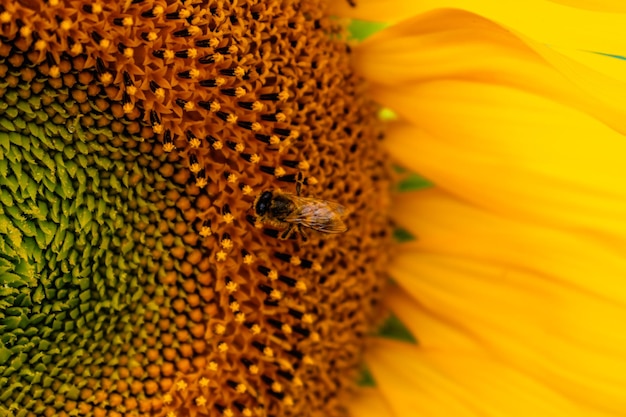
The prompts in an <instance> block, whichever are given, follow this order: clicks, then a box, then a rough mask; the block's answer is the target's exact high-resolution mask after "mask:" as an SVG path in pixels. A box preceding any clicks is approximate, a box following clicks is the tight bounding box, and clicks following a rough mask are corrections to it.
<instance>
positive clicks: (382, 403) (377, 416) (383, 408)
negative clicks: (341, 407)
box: [347, 388, 394, 417]
mask: <svg viewBox="0 0 626 417" xmlns="http://www.w3.org/2000/svg"><path fill="white" fill-rule="evenodd" d="M347 406H348V410H350V416H352V417H394V414H393V412H392V410H391V408H390V407H389V404H388V402H387V399H386V398H385V397H384V396H383V395H382V394H381V392H380V390H379V389H378V388H359V389H358V391H357V393H356V395H355V396H354V398H352V399H351V400H350V401H349V402H348V404H347Z"/></svg>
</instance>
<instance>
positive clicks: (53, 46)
mask: <svg viewBox="0 0 626 417" xmlns="http://www.w3.org/2000/svg"><path fill="white" fill-rule="evenodd" d="M0 23H1V24H2V33H3V39H2V44H0V76H1V77H0V78H1V79H2V84H1V85H0V97H1V101H0V107H1V111H2V113H1V115H0V153H1V155H0V201H1V203H2V211H1V212H0V254H1V255H0V296H1V298H0V330H1V333H0V412H5V413H12V414H13V415H25V416H42V415H43V416H52V415H81V416H82V415H84V416H121V415H166V416H169V417H173V416H179V417H182V416H188V415H210V416H213V415H225V416H236V415H242V416H252V415H259V416H266V415H282V416H289V415H294V416H295V415H298V416H301V415H309V414H313V413H316V412H319V413H322V414H324V415H333V414H335V413H338V412H339V410H340V409H341V405H342V404H341V401H342V398H343V395H344V391H345V390H344V388H345V387H348V386H349V385H350V384H351V383H352V382H353V381H354V380H355V378H356V375H355V374H356V372H357V369H358V364H359V361H360V352H361V349H362V345H363V343H362V341H363V338H364V337H365V336H366V335H367V333H368V332H369V331H370V330H371V326H372V324H373V323H374V322H375V320H376V316H377V314H378V312H379V310H378V301H379V299H380V297H381V294H380V292H381V291H380V289H381V287H382V286H383V285H384V281H385V274H384V270H385V262H386V259H387V256H388V248H389V240H390V233H389V221H388V218H387V215H386V210H387V192H388V167H387V164H386V163H385V160H384V155H383V154H382V153H381V152H380V149H379V148H378V140H379V137H380V133H379V131H378V124H377V121H376V117H375V112H376V107H375V106H374V105H373V104H372V103H370V102H368V101H367V100H366V99H365V98H364V95H363V86H362V84H361V82H360V81H359V80H358V79H357V78H356V77H355V76H354V75H352V73H351V71H350V68H349V52H348V48H347V46H346V45H345V43H344V42H343V41H342V40H341V36H338V35H339V32H340V30H341V28H340V27H336V26H335V25H334V23H333V21H332V20H331V19H329V18H328V17H326V16H325V15H324V10H323V7H321V5H319V4H310V3H308V2H303V3H300V2H291V1H287V2H278V1H276V2H274V1H272V2H267V1H259V2H254V1H249V2H237V3H232V4H230V3H228V4H226V3H223V2H207V3H202V2H198V3H191V2H174V1H172V2H168V3H165V2H151V1H139V2H129V3H125V4H108V3H106V4H104V3H103V4H99V3H94V4H89V5H84V6H81V8H80V9H75V8H74V6H73V2H70V1H67V2H63V1H54V2H48V3H47V4H45V5H44V4H43V3H41V4H40V3H38V2H34V1H28V2H21V3H15V4H10V5H6V6H4V7H3V8H0ZM296 183H299V184H301V186H302V195H303V196H307V197H309V198H313V199H314V201H316V202H324V201H336V202H338V203H339V204H341V205H343V206H345V207H346V208H347V211H348V213H347V217H346V219H345V223H346V225H347V226H348V228H349V229H350V230H349V231H348V232H346V233H342V234H338V235H333V236H330V237H329V236H326V235H325V234H324V233H320V232H316V231H310V232H308V233H307V237H308V239H306V240H305V238H304V236H303V234H302V232H301V231H296V233H293V234H291V235H290V236H283V231H284V230H283V226H284V225H283V224H282V223H281V222H278V223H276V222H274V223H272V222H261V221H260V219H259V216H258V213H257V212H256V211H255V209H254V207H253V203H254V201H255V198H256V197H257V196H259V195H260V194H261V193H263V192H264V191H267V190H281V192H284V193H288V195H295V194H296ZM281 237H287V239H281ZM9 415H11V414H9Z"/></svg>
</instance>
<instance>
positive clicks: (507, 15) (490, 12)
mask: <svg viewBox="0 0 626 417" xmlns="http://www.w3.org/2000/svg"><path fill="white" fill-rule="evenodd" d="M330 3H331V4H330V7H331V11H332V12H333V13H334V14H336V15H339V16H345V17H351V18H354V19H362V20H371V21H378V22H397V21H399V20H402V19H405V18H406V17H407V16H415V15H417V14H420V13H425V12H428V11H431V10H433V9H439V8H456V9H462V10H466V11H469V12H472V13H476V14H478V15H481V16H483V17H485V18H487V19H490V20H494V21H496V22H499V23H501V24H502V25H504V26H506V27H508V28H510V29H512V30H515V31H519V32H522V33H524V34H526V35H528V36H530V37H531V38H533V39H535V40H538V41H542V42H545V43H548V44H550V45H556V46H561V47H572V48H581V49H587V50H590V51H602V52H608V53H614V54H618V55H623V54H624V53H626V41H625V39H626V25H624V21H625V20H626V15H625V14H624V13H626V6H625V5H624V2H621V1H620V2H618V1H611V0H606V1H604V2H595V1H592V0H558V1H546V0H526V1H524V3H523V4H521V3H519V4H518V5H517V6H515V5H512V4H511V3H510V2H506V1H493V0H420V1H414V0H392V1H384V2H382V1H379V0H357V1H356V3H357V6H356V7H350V6H349V2H347V1H346V2H340V1H335V2H330ZM572 6H578V7H580V8H578V7H572Z"/></svg>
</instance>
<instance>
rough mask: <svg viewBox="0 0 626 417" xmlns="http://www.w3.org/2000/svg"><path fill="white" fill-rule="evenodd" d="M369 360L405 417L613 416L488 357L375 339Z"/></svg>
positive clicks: (393, 401)
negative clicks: (573, 400)
mask: <svg viewBox="0 0 626 417" xmlns="http://www.w3.org/2000/svg"><path fill="white" fill-rule="evenodd" d="M367 360H368V363H369V364H371V367H372V372H373V373H374V375H375V377H376V379H377V380H379V381H380V384H379V385H380V387H381V391H382V392H383V394H384V395H385V396H386V397H388V398H389V399H390V401H389V403H390V405H391V406H392V407H393V409H394V411H395V412H396V414H397V415H401V416H428V417H437V416H442V417H444V416H445V417H448V416H455V417H459V416H461V417H484V416H488V417H498V416H507V417H527V416H568V417H570V416H571V417H600V416H607V417H608V416H610V415H611V414H609V413H603V412H601V411H598V410H594V409H591V408H583V407H580V406H577V405H574V404H573V403H572V402H571V401H570V400H568V399H567V398H566V397H564V396H562V395H560V394H559V393H557V392H555V391H553V390H551V389H550V388H549V387H546V386H545V384H544V383H543V381H541V380H540V379H536V378H533V377H532V376H529V375H527V374H525V373H524V372H521V371H518V370H516V369H515V368H512V367H509V366H507V365H506V364H502V363H501V362H499V361H497V360H495V359H491V358H489V357H487V356H485V355H475V354H467V353H461V352H450V351H448V352H445V351H435V350H432V349H424V348H420V347H416V346H413V345H409V344H406V343H402V342H396V341H389V340H376V341H375V344H374V346H373V347H372V349H370V351H369V354H368V356H367Z"/></svg>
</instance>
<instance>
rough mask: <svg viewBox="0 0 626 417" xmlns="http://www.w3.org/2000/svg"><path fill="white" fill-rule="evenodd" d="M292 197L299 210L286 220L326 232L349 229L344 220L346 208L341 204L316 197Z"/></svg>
mask: <svg viewBox="0 0 626 417" xmlns="http://www.w3.org/2000/svg"><path fill="white" fill-rule="evenodd" d="M292 198H293V202H294V203H295V204H296V207H297V210H294V212H293V213H291V214H290V215H289V216H287V218H286V219H285V221H286V222H289V223H297V224H301V225H302V226H305V227H310V228H311V229H314V230H318V231H320V232H324V233H343V232H345V231H346V230H348V228H347V227H346V225H345V224H344V223H343V220H342V217H343V216H344V215H345V213H346V208H345V207H344V206H342V205H341V204H338V203H335V202H332V201H325V200H318V199H316V198H307V197H297V196H293V197H292Z"/></svg>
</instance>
